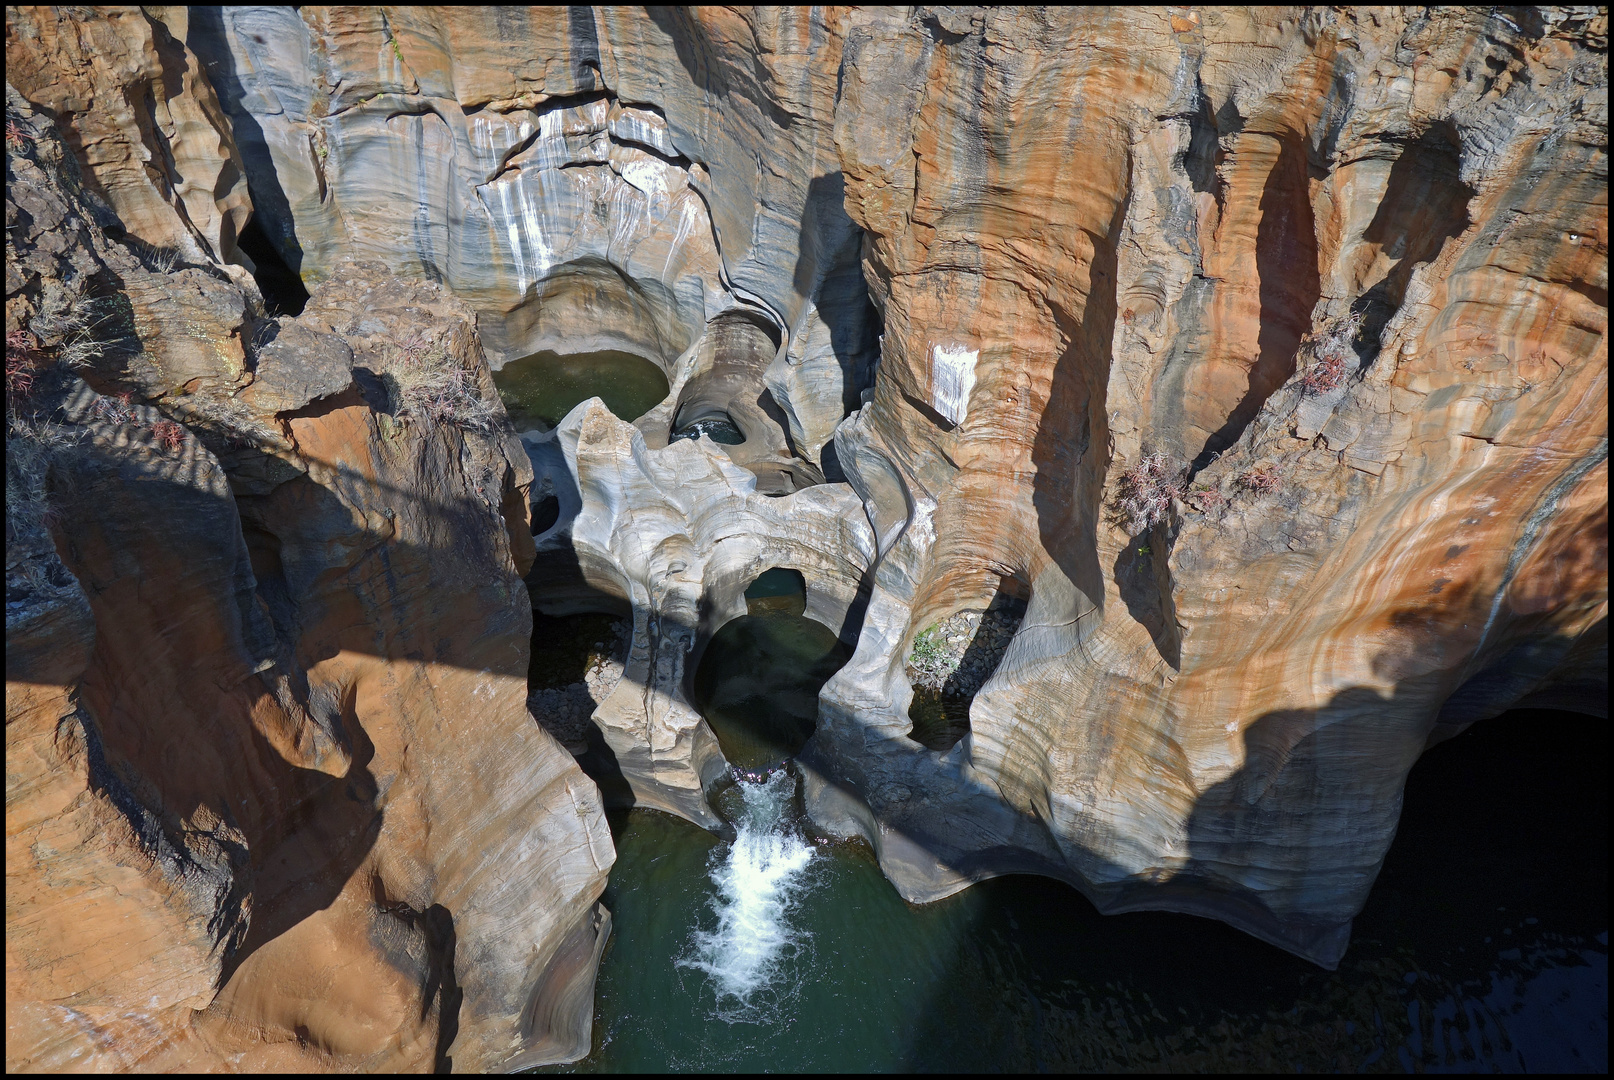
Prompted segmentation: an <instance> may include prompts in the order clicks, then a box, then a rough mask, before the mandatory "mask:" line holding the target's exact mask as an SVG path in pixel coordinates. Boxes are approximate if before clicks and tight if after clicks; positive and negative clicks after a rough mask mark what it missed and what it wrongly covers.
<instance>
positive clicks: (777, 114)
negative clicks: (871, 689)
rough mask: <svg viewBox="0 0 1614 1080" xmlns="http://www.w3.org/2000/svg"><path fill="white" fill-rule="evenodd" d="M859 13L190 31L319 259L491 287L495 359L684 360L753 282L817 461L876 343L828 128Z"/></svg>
mask: <svg viewBox="0 0 1614 1080" xmlns="http://www.w3.org/2000/svg"><path fill="white" fill-rule="evenodd" d="M845 17H846V16H845V14H844V12H841V11H840V10H838V9H831V10H828V11H824V12H814V13H812V14H809V13H807V12H805V11H800V12H798V11H794V10H781V11H775V12H758V13H754V14H750V15H747V14H742V13H738V12H730V11H724V10H719V9H701V10H700V11H698V12H692V13H685V12H681V11H661V10H656V9H653V10H651V11H649V12H645V11H633V10H629V9H615V8H610V9H603V8H602V9H598V10H584V9H581V8H579V9H575V10H570V9H558V8H557V9H553V10H549V11H545V10H539V9H535V10H532V11H527V12H520V13H511V12H506V11H504V10H503V9H485V10H484V9H468V10H465V11H460V12H456V13H455V14H454V16H453V17H452V18H451V19H446V20H445V19H441V18H438V17H437V16H435V15H433V14H431V13H429V12H428V11H427V10H426V9H399V10H398V11H396V12H392V11H389V12H387V13H385V14H383V13H381V12H380V11H379V10H372V9H360V8H303V9H299V10H294V9H290V8H224V9H216V10H213V12H212V13H211V14H208V13H205V12H198V13H196V14H194V15H193V16H192V18H191V20H190V23H189V26H190V32H189V37H188V39H187V40H188V43H189V45H190V46H191V47H192V48H194V49H196V50H197V51H198V53H199V54H200V55H201V56H202V57H203V58H204V60H205V62H206V65H207V68H208V70H209V72H210V73H211V74H212V77H213V79H214V81H215V84H216V85H217V86H219V87H220V93H221V97H222V99H223V102H224V106H225V108H226V109H227V110H228V111H229V112H230V113H231V115H232V117H233V118H234V120H235V132H236V138H237V141H238V143H239V144H240V146H241V149H242V153H243V155H244V156H245V158H246V160H247V161H248V162H249V165H250V168H251V171H252V175H253V177H254V181H253V182H254V184H255V185H256V187H255V188H254V202H255V206H256V208H257V211H258V213H259V214H260V216H261V217H262V218H263V220H264V222H265V223H266V228H267V229H268V231H269V232H270V234H271V236H272V237H273V238H274V239H275V241H276V242H277V243H278V244H279V245H280V247H281V249H282V250H283V251H284V252H285V253H286V255H287V257H288V261H289V262H290V263H291V265H292V266H293V267H296V268H299V269H300V270H301V272H302V274H303V276H304V278H305V280H308V281H320V280H324V278H325V277H326V276H327V275H328V274H329V273H330V271H331V267H332V266H333V265H334V263H335V262H336V261H337V260H338V259H339V258H340V257H345V256H358V257H363V258H373V259H376V260H378V261H380V262H383V263H385V264H386V265H388V266H391V267H393V268H394V269H395V270H397V271H398V272H400V273H404V274H407V275H410V276H417V277H421V278H424V279H426V280H432V281H441V282H443V283H444V284H445V285H447V286H448V287H449V288H450V289H452V290H453V291H454V293H455V294H456V295H458V296H461V297H463V298H464V299H466V300H467V301H468V302H470V303H471V304H472V305H473V307H475V308H476V310H477V311H478V312H479V313H480V314H481V315H482V316H483V320H482V330H483V335H484V338H485V340H486V342H487V346H488V350H489V353H490V356H491V358H492V361H493V363H494V366H495V367H497V366H499V365H501V364H502V363H504V362H505V361H506V360H508V359H511V358H514V357H517V356H522V355H525V354H527V353H530V352H534V351H537V350H539V349H546V348H557V347H560V348H562V351H565V350H570V351H585V350H588V349H594V348H627V349H629V350H630V351H635V352H641V353H643V354H644V355H647V356H650V357H651V358H652V359H655V360H657V361H658V362H660V363H662V364H663V365H664V367H666V368H667V369H668V374H669V380H670V381H672V382H674V383H677V382H678V381H679V378H680V377H681V376H682V374H683V373H682V372H681V371H679V370H677V369H676V364H675V361H676V360H677V359H678V358H679V356H680V354H682V353H684V352H685V351H686V350H687V349H689V348H691V347H692V346H693V345H694V344H695V342H696V340H697V339H698V338H699V337H700V336H701V333H702V330H703V327H705V325H706V324H707V323H708V322H709V321H711V320H712V319H714V318H716V317H717V316H718V315H719V314H720V313H721V312H723V311H725V310H728V309H731V308H734V307H736V306H749V307H751V308H753V309H756V310H758V311H759V312H760V313H761V314H762V315H763V316H764V317H765V318H766V320H767V321H769V322H771V323H772V324H774V325H775V326H776V327H778V328H780V330H779V331H776V332H775V333H774V335H773V336H774V338H775V343H774V355H772V356H770V357H769V363H770V364H771V365H772V366H771V367H769V365H768V364H764V365H762V366H763V368H765V369H767V377H766V382H765V383H764V381H763V379H762V372H761V371H758V372H757V373H756V377H755V378H754V379H753V382H752V385H751V386H750V388H749V392H750V399H751V400H753V401H754V399H755V397H756V396H757V395H758V394H760V393H761V392H762V391H763V390H764V389H765V388H766V389H768V390H771V392H772V397H773V399H774V401H775V402H776V403H777V408H778V409H779V410H780V411H781V415H780V416H779V417H777V418H776V420H775V421H773V422H775V423H777V424H780V425H784V426H787V427H788V430H789V432H790V438H791V439H792V440H793V442H794V445H795V448H796V452H797V453H798V454H799V455H801V458H802V460H803V461H805V462H806V463H808V464H809V465H811V466H812V467H813V468H815V469H816V468H817V467H818V466H819V465H820V462H819V455H820V451H821V448H822V447H823V445H824V444H825V443H827V442H828V441H829V439H830V437H831V434H832V432H833V429H834V426H835V424H837V423H838V422H839V421H840V420H841V418H842V417H843V416H844V415H845V412H846V409H847V408H848V407H850V406H853V405H855V404H856V402H857V398H858V394H859V393H860V391H861V390H862V389H863V388H864V387H866V386H867V385H868V379H869V375H870V369H871V367H872V363H873V359H874V356H875V349H874V343H873V337H874V330H873V325H874V323H873V319H872V310H871V309H870V308H869V306H868V302H867V300H866V298H865V293H864V290H863V285H862V280H861V274H860V273H859V269H858V243H859V235H860V234H859V232H858V230H857V229H856V228H855V227H854V226H853V225H852V223H851V221H850V220H849V219H848V218H847V216H846V212H845V210H844V209H843V207H842V200H841V184H840V174H839V171H838V170H839V165H838V163H837V161H836V154H835V151H834V140H833V138H832V134H831V125H832V122H833V110H834V104H835V92H836V83H837V72H838V67H839V50H840V35H841V33H842V24H843V23H844V20H845ZM757 41H763V42H769V43H771V48H770V52H769V56H768V59H767V61H766V62H765V63H764V64H763V66H762V67H760V68H759V67H758V66H757V64H755V63H753V51H754V48H755V45H754V44H753V43H754V42H757ZM703 58H704V59H703ZM753 71H756V72H757V74H756V75H753V74H752V72H753ZM691 72H694V73H695V74H694V75H693V76H692V74H691ZM742 73H743V74H742ZM702 79H704V80H708V82H707V83H706V84H704V85H703V84H702V83H701V82H700V80H702ZM579 97H581V98H583V99H585V100H584V101H583V102H582V103H580V104H579V103H578V100H577V99H578V98H579ZM651 103H654V104H653V105H652V104H651ZM762 147H767V148H768V152H767V153H766V154H759V150H760V148H762ZM764 162H765V164H766V167H764ZM675 393H676V390H675ZM671 420H672V417H671V416H668V417H665V418H663V419H662V422H663V423H669V422H671ZM779 442H780V443H781V444H782V443H783V439H782V438H780V439H779Z"/></svg>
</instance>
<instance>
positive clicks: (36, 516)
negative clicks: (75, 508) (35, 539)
mask: <svg viewBox="0 0 1614 1080" xmlns="http://www.w3.org/2000/svg"><path fill="white" fill-rule="evenodd" d="M82 435H83V432H82V431H79V430H75V429H73V428H69V427H65V426H63V425H61V424H53V423H50V422H47V421H42V420H38V419H33V418H30V417H24V416H21V415H18V414H17V413H15V412H13V413H11V415H10V416H8V417H7V420H6V544H7V546H8V547H9V546H10V545H11V544H12V543H13V542H14V541H15V540H16V539H17V538H18V537H19V536H22V535H24V534H26V533H28V532H31V531H32V530H33V529H34V528H43V527H46V526H48V525H49V524H50V521H51V518H52V516H53V511H52V508H51V500H50V472H51V465H52V463H53V462H54V461H55V460H56V458H57V457H58V456H60V455H61V454H63V453H65V452H66V451H67V450H68V449H69V448H70V447H72V446H73V445H74V444H75V443H77V442H78V441H79V439H80V438H81V437H82Z"/></svg>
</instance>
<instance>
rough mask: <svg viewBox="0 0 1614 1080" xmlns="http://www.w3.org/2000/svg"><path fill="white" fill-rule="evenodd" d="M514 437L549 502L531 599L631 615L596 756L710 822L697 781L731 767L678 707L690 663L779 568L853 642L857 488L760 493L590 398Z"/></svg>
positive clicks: (861, 562)
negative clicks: (546, 427) (554, 510)
mask: <svg viewBox="0 0 1614 1080" xmlns="http://www.w3.org/2000/svg"><path fill="white" fill-rule="evenodd" d="M524 440H525V442H526V444H527V446H528V452H529V454H530V455H531V458H532V462H533V466H534V474H535V478H536V480H535V484H534V488H535V489H536V490H546V489H547V490H552V491H554V492H555V493H556V497H557V500H558V501H559V504H560V508H559V509H560V513H559V518H558V520H557V521H556V522H555V524H554V525H553V526H551V527H550V528H549V529H548V530H546V531H545V532H543V533H542V534H541V535H540V536H539V537H538V558H537V561H536V562H535V565H534V570H533V575H532V577H531V578H530V579H529V580H530V581H531V583H532V585H533V591H534V595H535V596H536V597H539V598H541V599H540V604H541V605H542V606H543V607H544V608H545V610H547V611H551V612H552V613H554V614H562V613H565V612H568V611H573V610H589V609H592V608H594V607H596V606H597V605H599V603H600V598H601V597H606V598H610V599H612V600H614V601H616V602H617V603H618V604H620V605H621V609H622V610H625V611H628V612H631V614H632V619H633V631H632V642H631V644H630V646H629V650H628V657H627V662H626V664H625V669H624V672H623V676H622V679H621V680H620V681H619V682H618V683H617V685H616V688H615V690H614V691H613V692H612V693H611V695H610V696H609V697H608V698H606V700H605V701H603V702H601V703H600V706H599V708H598V709H596V710H595V712H594V722H595V724H596V725H597V727H598V729H599V732H600V735H601V738H602V742H603V745H602V746H601V747H599V748H598V749H597V750H596V751H595V752H596V753H597V754H598V755H599V756H601V757H603V758H605V759H606V760H607V761H608V762H609V763H610V765H611V766H612V767H613V768H614V769H616V770H619V771H620V772H621V774H622V776H623V778H624V779H625V780H626V781H627V783H628V786H629V789H630V794H631V796H632V799H631V801H632V803H633V804H636V805H643V806H650V807H653V808H656V809H659V810H665V811H667V812H669V813H674V814H678V815H680V816H682V817H686V818H689V819H690V820H693V821H696V822H698V823H700V824H703V825H707V826H710V827H716V826H719V825H720V824H721V819H719V818H718V817H717V816H716V815H715V814H714V813H713V812H712V810H711V808H710V807H708V806H707V804H706V797H705V794H704V790H705V787H706V785H707V784H709V783H711V782H712V781H713V780H714V779H716V778H717V777H718V776H719V775H721V774H722V773H723V772H724V771H725V770H726V768H727V764H728V763H727V762H726V761H725V760H724V758H723V754H722V751H721V750H720V749H719V747H718V745H717V740H716V738H715V737H714V736H713V734H712V731H711V728H710V727H708V725H707V723H706V721H705V720H704V719H702V718H701V715H700V713H699V712H697V711H696V710H695V708H694V706H693V705H692V704H690V701H689V696H688V692H689V688H690V680H691V679H692V678H693V676H694V673H695V668H696V666H697V665H698V664H699V662H700V658H701V654H702V652H703V651H704V649H705V645H706V643H707V642H708V641H710V640H711V636H712V634H714V633H716V631H717V630H718V629H719V628H720V627H722V626H723V624H724V623H727V622H729V621H730V620H732V619H735V618H738V617H739V616H741V615H744V614H745V613H746V606H745V590H746V587H747V586H748V585H750V584H751V583H752V582H753V581H755V580H756V579H757V577H758V576H759V575H761V574H762V573H763V572H765V571H767V570H770V569H774V568H776V567H787V568H789V569H793V570H797V571H800V572H801V574H802V577H803V579H804V581H805V582H806V586H807V614H808V616H809V617H810V618H813V619H816V620H818V621H819V622H821V623H824V624H825V625H826V626H829V627H831V628H833V629H836V630H838V631H841V632H842V633H843V634H845V635H846V637H847V638H848V639H849V640H851V639H854V638H855V636H856V619H855V616H854V612H855V611H856V610H857V609H858V608H859V607H860V606H861V605H860V603H859V600H860V597H859V587H860V585H861V584H862V582H863V581H864V579H865V577H866V574H867V572H868V570H869V568H870V566H871V565H872V563H873V560H874V537H873V535H872V533H871V532H870V530H869V526H868V522H867V519H866V517H865V516H864V514H863V512H862V506H861V504H860V502H859V500H858V498H857V495H856V494H855V493H854V492H853V491H852V489H851V488H850V487H849V486H847V485H846V484H821V485H817V486H814V487H810V488H807V489H806V490H804V491H798V492H796V493H795V494H792V495H787V496H777V497H769V496H768V495H765V494H761V493H760V492H759V488H758V481H757V478H756V477H755V476H754V475H752V474H751V473H749V472H747V471H746V470H744V469H742V468H739V467H737V466H735V465H734V464H733V463H732V462H731V461H730V460H729V458H728V456H727V455H725V454H724V453H723V449H724V448H722V447H719V446H718V444H716V443H714V442H712V441H711V440H709V439H700V440H682V441H679V442H676V443H673V444H672V445H670V446H668V447H666V448H665V449H662V450H651V449H649V448H648V447H647V446H646V444H645V439H644V437H643V435H641V434H640V432H639V431H638V430H637V429H636V428H634V426H633V425H631V424H627V423H624V422H622V421H621V420H618V419H617V418H616V417H614V416H612V415H611V413H610V411H609V410H608V409H606V408H605V406H604V405H603V404H602V403H601V402H600V400H599V399H598V398H594V399H591V400H589V401H587V402H584V403H583V404H581V405H579V406H578V407H577V408H575V409H574V410H572V413H571V415H569V416H568V417H567V418H566V419H565V420H564V421H563V422H562V423H561V425H560V426H559V427H558V428H556V429H555V430H554V431H552V432H548V433H546V434H544V435H536V436H535V435H528V436H525V437H524ZM863 599H866V597H865V598H863Z"/></svg>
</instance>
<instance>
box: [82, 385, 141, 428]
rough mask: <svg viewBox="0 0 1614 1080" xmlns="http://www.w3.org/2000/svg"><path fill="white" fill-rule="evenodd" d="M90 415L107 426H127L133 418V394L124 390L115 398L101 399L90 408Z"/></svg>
mask: <svg viewBox="0 0 1614 1080" xmlns="http://www.w3.org/2000/svg"><path fill="white" fill-rule="evenodd" d="M90 415H91V416H93V417H94V418H95V419H97V420H102V421H105V422H106V423H108V424H127V423H128V422H129V421H131V420H133V419H134V418H135V411H134V394H132V393H131V392H130V391H128V390H125V391H124V392H123V393H121V394H119V395H118V396H117V397H103V398H99V399H97V400H96V402H95V404H94V405H92V406H90Z"/></svg>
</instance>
